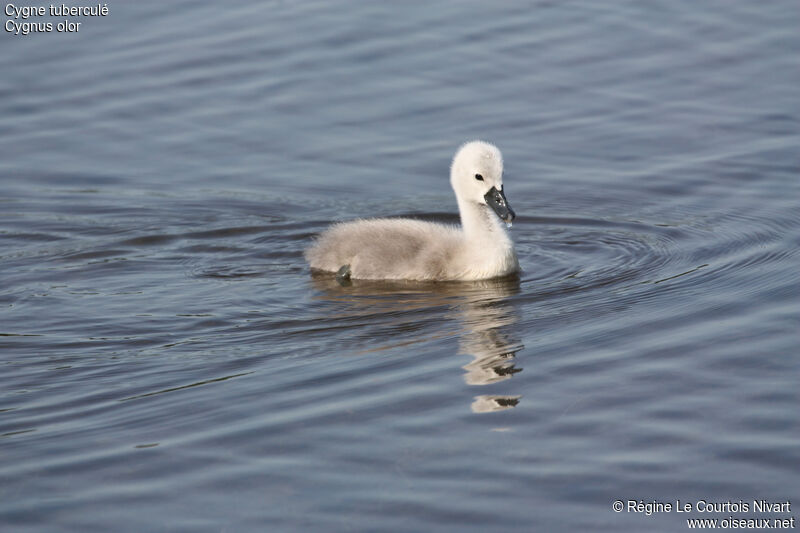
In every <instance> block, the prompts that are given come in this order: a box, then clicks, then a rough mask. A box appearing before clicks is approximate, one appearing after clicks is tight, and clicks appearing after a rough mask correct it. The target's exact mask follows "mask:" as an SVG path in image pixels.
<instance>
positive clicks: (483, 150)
mask: <svg viewBox="0 0 800 533" xmlns="http://www.w3.org/2000/svg"><path fill="white" fill-rule="evenodd" d="M450 183H451V185H452V186H453V190H455V192H456V196H457V197H458V199H459V202H461V201H465V202H473V203H476V204H480V205H488V206H489V207H491V208H492V209H493V210H494V212H495V213H497V216H499V217H500V218H501V219H502V220H503V221H504V222H506V224H509V225H510V224H511V221H513V220H514V217H515V216H516V215H515V214H514V210H513V209H511V207H510V206H509V205H508V201H507V200H506V196H505V194H504V193H503V155H502V154H501V153H500V150H498V149H497V147H496V146H494V145H492V144H489V143H487V142H483V141H472V142H468V143H466V144H465V145H463V146H462V147H461V148H460V149H459V150H458V152H456V155H455V157H454V158H453V164H452V165H451V167H450Z"/></svg>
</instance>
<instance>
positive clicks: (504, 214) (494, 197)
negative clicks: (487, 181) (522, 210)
mask: <svg viewBox="0 0 800 533" xmlns="http://www.w3.org/2000/svg"><path fill="white" fill-rule="evenodd" d="M483 199H484V200H486V203H487V204H489V206H491V208H492V209H494V212H495V213H497V216H499V217H500V218H501V219H503V221H504V222H505V223H506V224H509V223H511V222H512V221H513V220H514V217H515V216H516V215H515V214H514V210H513V209H511V206H510V205H508V200H506V195H505V194H503V189H502V188H501V189H500V190H499V191H498V190H497V188H495V187H492V188H491V189H489V192H487V193H486V194H485V195H484V196H483Z"/></svg>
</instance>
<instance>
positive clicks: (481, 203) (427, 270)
mask: <svg viewBox="0 0 800 533" xmlns="http://www.w3.org/2000/svg"><path fill="white" fill-rule="evenodd" d="M450 183H451V185H452V186H453V190H454V191H455V193H456V199H457V200H458V209H459V212H460V214H461V227H458V226H452V225H444V224H436V223H432V222H424V221H421V220H413V219H407V218H378V219H369V220H356V221H353V222H345V223H339V224H334V225H333V226H331V227H330V228H328V229H327V230H326V231H324V232H323V233H322V234H321V235H319V237H317V239H316V241H315V243H314V244H313V245H312V246H311V248H309V249H308V250H307V251H306V258H307V259H308V262H309V264H310V266H311V268H312V269H313V270H322V271H328V272H338V273H339V275H340V276H341V277H344V278H347V277H349V278H353V279H373V280H379V279H387V280H388V279H392V280H418V281H446V280H465V281H471V280H479V279H489V278H495V277H500V276H506V275H509V274H513V273H515V272H517V271H518V270H519V262H518V260H517V254H516V252H515V251H514V243H513V242H512V241H511V238H510V237H509V236H508V233H507V232H506V227H505V224H504V223H503V222H505V223H506V224H508V225H509V226H510V224H511V221H512V220H514V216H515V215H514V211H513V210H512V209H511V207H510V206H509V205H508V202H507V200H506V198H505V194H504V193H503V157H502V155H501V154H500V150H498V149H497V147H495V146H493V145H491V144H489V143H486V142H482V141H473V142H469V143H467V144H465V145H463V146H462V147H461V148H460V149H459V150H458V152H457V153H456V155H455V157H454V158H453V163H452V165H451V167H450ZM501 219H502V220H501Z"/></svg>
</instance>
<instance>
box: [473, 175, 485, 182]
mask: <svg viewBox="0 0 800 533" xmlns="http://www.w3.org/2000/svg"><path fill="white" fill-rule="evenodd" d="M475 179H476V180H478V181H483V176H481V175H480V174H475Z"/></svg>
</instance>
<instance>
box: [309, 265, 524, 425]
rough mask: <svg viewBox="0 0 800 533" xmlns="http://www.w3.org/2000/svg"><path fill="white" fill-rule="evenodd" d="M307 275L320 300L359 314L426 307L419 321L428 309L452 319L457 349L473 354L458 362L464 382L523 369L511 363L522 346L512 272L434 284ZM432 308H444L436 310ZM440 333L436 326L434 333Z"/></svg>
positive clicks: (492, 406)
mask: <svg viewBox="0 0 800 533" xmlns="http://www.w3.org/2000/svg"><path fill="white" fill-rule="evenodd" d="M311 279H312V284H313V285H314V288H315V289H317V290H318V291H320V293H321V294H322V298H323V299H325V300H328V301H336V302H340V303H347V304H348V306H349V307H350V309H349V310H348V314H350V313H354V314H355V315H357V316H359V317H362V318H363V317H364V316H370V315H372V316H375V317H376V318H377V316H378V315H382V316H385V315H397V314H399V313H402V314H404V315H408V313H412V312H419V311H423V312H425V314H424V315H421V317H420V320H422V321H423V322H428V321H430V319H431V316H430V313H436V315H437V316H436V318H437V319H440V318H449V317H454V318H456V321H457V323H458V325H459V326H460V327H459V328H458V329H457V333H456V335H457V336H458V341H459V353H460V354H464V355H469V356H471V357H472V358H473V360H472V361H471V362H469V363H468V364H466V365H464V366H463V369H464V370H465V371H466V373H465V374H464V381H465V382H466V383H467V384H469V385H476V386H479V385H489V384H493V383H497V382H500V381H504V380H507V379H509V378H511V377H512V376H513V375H514V374H516V373H517V372H521V371H522V368H519V367H518V366H517V365H516V354H517V352H519V351H520V350H521V349H522V348H523V345H522V344H521V342H520V339H518V338H516V337H515V336H514V335H513V328H512V326H513V325H514V324H515V323H516V322H518V320H519V317H518V315H517V313H516V311H515V309H514V307H513V305H512V304H511V300H510V297H511V296H513V295H515V294H517V293H519V291H520V287H519V278H517V277H510V278H502V279H496V280H485V281H474V282H439V283H433V282H404V281H364V280H353V281H349V282H347V283H346V284H340V283H339V282H338V281H337V280H336V278H335V277H334V276H332V275H330V274H322V273H314V274H313V275H312V277H311ZM436 307H443V309H444V310H443V311H441V312H440V311H439V310H435V308H436ZM448 310H453V311H454V313H451V312H449V311H448ZM426 311H430V313H429V312H426ZM406 327H407V325H406ZM441 332H442V328H441V327H440V328H438V330H437V333H438V334H441ZM386 340H387V339H375V342H376V344H379V345H378V346H376V347H375V348H374V349H373V350H370V351H378V350H382V349H385V348H386V347H385V346H384V344H385V341H386ZM520 398H521V396H519V395H480V396H476V397H475V399H474V401H473V403H472V405H471V409H472V411H473V412H475V413H485V412H490V411H501V410H505V409H509V408H511V407H515V406H516V405H517V404H518V403H519V401H520Z"/></svg>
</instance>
